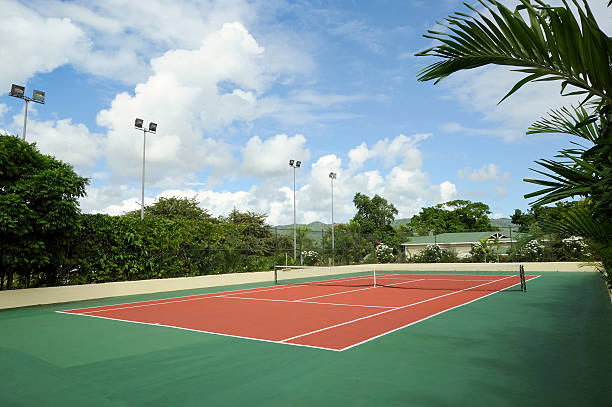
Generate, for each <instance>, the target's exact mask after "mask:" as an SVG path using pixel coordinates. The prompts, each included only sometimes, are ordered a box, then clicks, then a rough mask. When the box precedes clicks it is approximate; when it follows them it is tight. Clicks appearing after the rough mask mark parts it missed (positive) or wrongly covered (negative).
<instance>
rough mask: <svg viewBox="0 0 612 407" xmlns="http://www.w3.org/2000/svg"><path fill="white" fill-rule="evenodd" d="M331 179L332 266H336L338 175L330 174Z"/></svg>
mask: <svg viewBox="0 0 612 407" xmlns="http://www.w3.org/2000/svg"><path fill="white" fill-rule="evenodd" d="M329 179H330V180H331V204H332V205H331V210H332V266H335V265H336V246H335V243H334V180H335V179H336V173H335V172H330V173H329Z"/></svg>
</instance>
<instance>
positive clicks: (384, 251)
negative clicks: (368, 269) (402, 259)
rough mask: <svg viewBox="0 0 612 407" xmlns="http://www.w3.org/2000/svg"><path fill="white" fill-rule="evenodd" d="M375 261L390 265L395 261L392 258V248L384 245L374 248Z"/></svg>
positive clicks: (380, 244)
mask: <svg viewBox="0 0 612 407" xmlns="http://www.w3.org/2000/svg"><path fill="white" fill-rule="evenodd" d="M376 260H378V262H379V263H392V262H393V261H394V260H395V257H394V256H393V248H392V247H389V246H387V245H386V244H384V243H382V242H381V243H379V244H378V245H377V246H376Z"/></svg>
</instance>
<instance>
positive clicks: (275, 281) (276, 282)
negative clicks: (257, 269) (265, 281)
mask: <svg viewBox="0 0 612 407" xmlns="http://www.w3.org/2000/svg"><path fill="white" fill-rule="evenodd" d="M274 285H278V272H277V271H276V266H274Z"/></svg>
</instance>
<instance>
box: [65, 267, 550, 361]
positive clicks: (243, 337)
mask: <svg viewBox="0 0 612 407" xmlns="http://www.w3.org/2000/svg"><path fill="white" fill-rule="evenodd" d="M538 277H541V276H540V275H537V276H534V277H533V278H530V279H529V280H533V279H535V278H538ZM519 284H520V283H517V284H513V285H511V286H509V287H506V288H504V290H506V289H508V288H511V287H514V286H516V285H519ZM500 291H503V290H500ZM498 292H499V291H496V292H492V293H490V294H487V295H485V296H483V297H479V298H476V299H474V300H472V301H469V302H466V303H464V304H460V305H457V306H455V307H452V308H449V309H446V310H443V311H441V312H439V313H437V314H434V315H431V316H428V317H426V318H423V319H421V320H419V321H415V322H411V323H409V324H406V325H404V326H402V327H399V328H395V329H393V330H390V331H387V332H385V333H382V334H380V335H377V336H374V337H372V338H369V339H366V340H364V341H361V342H358V343H355V344H352V345H349V346H347V347H345V348H342V349H334V348H326V347H324V346H315V345H305V344H299V343H291V342H282V341H273V340H268V339H260V338H252V337H248V336H239V335H230V334H223V333H219V332H212V331H204V330H197V329H190V328H183V327H179V326H173V325H165V324H155V323H149V322H138V321H130V320H126V319H119V318H109V317H102V316H98V315H89V314H82V313H78V314H76V313H72V312H67V311H55V312H57V313H58V314H67V315H78V316H83V317H90V318H99V319H107V320H111V321H120V322H128V323H133V324H140V325H150V326H162V327H166V328H174V329H180V330H184V331H191V332H202V333H208V334H212V335H218V336H226V337H231V338H239V339H249V340H253V341H258V342H268V343H279V344H283V345H291V346H298V347H304V348H313V349H321V350H329V351H334V352H342V351H345V350H348V349H351V348H353V347H355V346H358V345H361V344H363V343H365V342H369V341H371V340H374V339H376V338H380V337H381V336H384V335H387V334H390V333H392V332H395V331H398V330H400V329H402V328H405V327H407V326H410V325H414V324H416V323H417V322H422V321H424V320H426V319H429V318H431V317H433V316H436V315H439V314H441V313H444V312H446V311H450V310H452V309H455V308H458V307H461V306H463V305H467V304H470V303H472V302H474V301H478V300H480V299H482V298H485V297H488V296H489V295H493V294H496V293H498ZM453 294H454V293H453ZM83 309H86V308H83ZM285 340H287V339H285Z"/></svg>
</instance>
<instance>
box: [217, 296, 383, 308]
mask: <svg viewBox="0 0 612 407" xmlns="http://www.w3.org/2000/svg"><path fill="white" fill-rule="evenodd" d="M222 298H231V299H233V300H252V301H273V302H292V303H298V302H299V303H304V304H325V305H342V306H346V307H368V308H395V307H386V306H384V305H361V304H340V303H337V302H317V301H302V300H278V299H272V298H254V297H229V296H228V297H222Z"/></svg>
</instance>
